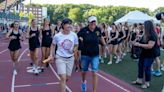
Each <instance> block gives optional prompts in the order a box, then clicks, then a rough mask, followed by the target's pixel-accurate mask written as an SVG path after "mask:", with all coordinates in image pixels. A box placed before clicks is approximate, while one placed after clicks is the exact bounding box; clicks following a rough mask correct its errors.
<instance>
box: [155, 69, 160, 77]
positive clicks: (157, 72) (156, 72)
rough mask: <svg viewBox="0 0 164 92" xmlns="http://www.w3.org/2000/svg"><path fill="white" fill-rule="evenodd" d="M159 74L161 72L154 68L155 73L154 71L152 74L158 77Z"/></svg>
mask: <svg viewBox="0 0 164 92" xmlns="http://www.w3.org/2000/svg"><path fill="white" fill-rule="evenodd" d="M161 75H162V73H161V71H159V70H156V71H155V73H154V76H157V77H159V76H161Z"/></svg>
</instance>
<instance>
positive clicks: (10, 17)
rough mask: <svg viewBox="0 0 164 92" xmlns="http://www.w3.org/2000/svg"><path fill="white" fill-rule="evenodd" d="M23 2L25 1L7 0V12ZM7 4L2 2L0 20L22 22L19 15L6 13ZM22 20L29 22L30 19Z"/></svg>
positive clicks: (0, 1)
mask: <svg viewBox="0 0 164 92" xmlns="http://www.w3.org/2000/svg"><path fill="white" fill-rule="evenodd" d="M21 1H24V0H7V7H6V11H10V8H12V7H14V6H16V5H18V4H19V3H21ZM5 4H6V0H0V11H1V12H0V19H7V20H13V21H14V20H20V17H19V14H16V13H11V12H8V13H7V14H6V13H5ZM21 20H23V21H27V20H28V18H27V17H22V18H21Z"/></svg>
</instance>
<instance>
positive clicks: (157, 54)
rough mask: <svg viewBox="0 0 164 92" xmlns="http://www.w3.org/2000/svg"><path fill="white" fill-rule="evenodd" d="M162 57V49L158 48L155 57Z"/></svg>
mask: <svg viewBox="0 0 164 92" xmlns="http://www.w3.org/2000/svg"><path fill="white" fill-rule="evenodd" d="M160 55H161V51H160V48H157V49H156V51H155V56H156V57H159V56H160Z"/></svg>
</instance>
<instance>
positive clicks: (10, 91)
mask: <svg viewBox="0 0 164 92" xmlns="http://www.w3.org/2000/svg"><path fill="white" fill-rule="evenodd" d="M7 46H8V44H7V41H5V40H3V39H2V38H0V68H1V69H0V92H59V87H60V86H59V76H58V75H57V73H56V69H55V65H54V64H51V65H50V67H49V68H46V70H45V72H44V73H41V74H40V75H39V76H36V75H34V74H30V73H27V72H26V70H27V69H26V68H27V67H29V63H30V62H31V60H30V58H29V57H28V56H27V54H28V44H26V43H22V49H21V54H20V57H19V64H20V65H19V71H18V75H16V76H14V75H12V62H11V60H10V56H9V51H8V49H7ZM39 57H41V52H40V53H39ZM97 75H98V76H99V84H98V90H97V92H142V91H141V90H139V89H137V88H135V87H133V86H132V85H129V84H127V83H125V82H123V81H121V80H119V79H117V78H115V77H113V76H112V75H110V74H106V73H104V72H102V71H99V72H98V73H97ZM87 76H88V78H87V85H88V91H87V92H92V86H91V83H92V82H91V79H92V77H91V73H89V74H88V75H87ZM80 85H81V77H80V73H75V72H73V74H72V77H71V79H70V80H69V81H68V83H67V92H81V91H80Z"/></svg>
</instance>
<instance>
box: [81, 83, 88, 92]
mask: <svg viewBox="0 0 164 92" xmlns="http://www.w3.org/2000/svg"><path fill="white" fill-rule="evenodd" d="M81 91H82V92H86V91H87V82H86V81H85V82H83V83H82V84H81Z"/></svg>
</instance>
